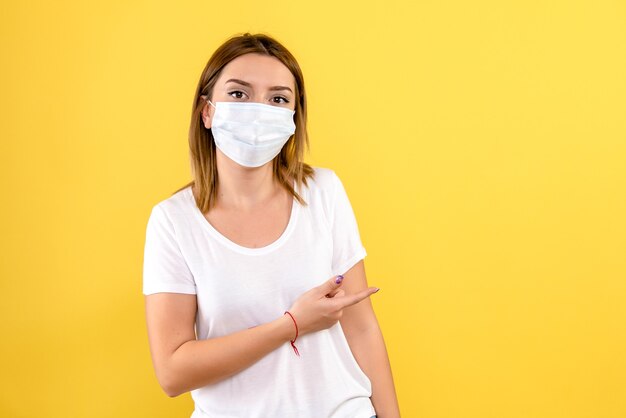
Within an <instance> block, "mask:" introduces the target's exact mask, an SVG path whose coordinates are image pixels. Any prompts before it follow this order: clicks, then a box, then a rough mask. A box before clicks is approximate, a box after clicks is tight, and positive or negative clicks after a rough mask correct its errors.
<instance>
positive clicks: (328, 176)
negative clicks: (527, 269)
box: [312, 167, 338, 191]
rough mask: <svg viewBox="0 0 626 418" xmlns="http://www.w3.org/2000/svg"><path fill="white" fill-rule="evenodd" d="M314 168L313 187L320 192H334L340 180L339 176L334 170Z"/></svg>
mask: <svg viewBox="0 0 626 418" xmlns="http://www.w3.org/2000/svg"><path fill="white" fill-rule="evenodd" d="M312 168H313V178H312V180H313V181H312V183H313V187H312V188H316V189H320V190H325V191H328V190H332V189H333V188H334V187H335V184H336V182H337V180H338V177H337V174H336V173H335V171H334V170H332V169H330V168H326V167H312Z"/></svg>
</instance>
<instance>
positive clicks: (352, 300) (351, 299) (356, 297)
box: [335, 287, 380, 309]
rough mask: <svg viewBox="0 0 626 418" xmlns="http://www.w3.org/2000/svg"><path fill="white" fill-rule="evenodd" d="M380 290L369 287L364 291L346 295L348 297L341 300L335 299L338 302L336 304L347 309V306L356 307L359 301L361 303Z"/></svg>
mask: <svg viewBox="0 0 626 418" xmlns="http://www.w3.org/2000/svg"><path fill="white" fill-rule="evenodd" d="M379 290H380V289H379V288H377V287H369V288H367V289H365V290H362V291H360V292H358V293H355V294H352V295H348V296H344V297H342V298H335V299H337V300H338V303H340V304H341V308H340V309H343V308H347V307H348V306H352V305H356V304H357V303H359V302H360V301H362V300H363V299H365V298H368V297H370V296H371V295H373V294H374V293H376V292H378V291H379Z"/></svg>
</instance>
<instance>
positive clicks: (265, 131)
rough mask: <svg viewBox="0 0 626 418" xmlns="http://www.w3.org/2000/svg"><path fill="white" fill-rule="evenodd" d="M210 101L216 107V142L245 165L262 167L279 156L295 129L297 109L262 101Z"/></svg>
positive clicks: (214, 125)
mask: <svg viewBox="0 0 626 418" xmlns="http://www.w3.org/2000/svg"><path fill="white" fill-rule="evenodd" d="M208 102H209V103H210V104H211V106H213V107H214V108H215V114H214V115H213V120H212V122H211V132H212V133H213V139H214V140H215V145H216V146H217V147H218V148H219V149H220V151H222V152H223V153H224V154H226V156H227V157H228V158H230V159H231V160H233V161H235V162H236V163H237V164H240V165H243V166H245V167H260V166H262V165H263V164H265V163H267V162H268V161H271V160H272V159H273V158H274V157H276V156H277V155H278V153H279V152H280V150H281V149H282V148H283V145H285V143H286V142H287V141H288V140H289V138H290V137H291V135H293V134H294V132H295V131H296V124H295V123H294V121H293V115H294V114H295V113H296V112H295V111H294V110H291V109H285V108H284V107H276V106H270V105H266V104H262V103H242V102H216V105H214V104H213V103H211V101H210V100H208Z"/></svg>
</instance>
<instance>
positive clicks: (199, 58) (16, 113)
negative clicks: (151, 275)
mask: <svg viewBox="0 0 626 418" xmlns="http://www.w3.org/2000/svg"><path fill="white" fill-rule="evenodd" d="M87 3H90V4H87ZM183 3H184V4H182V5H181V6H174V5H173V4H174V2H161V3H156V2H148V1H106V2H82V1H57V2H44V1H34V2H19V1H15V2H5V3H4V4H3V6H2V9H3V11H2V13H0V34H1V35H0V42H1V48H0V51H1V54H2V56H1V65H0V83H1V84H0V106H1V107H0V111H1V122H0V137H1V140H0V144H1V145H0V146H1V149H0V179H2V180H1V181H2V205H1V208H0V211H1V213H0V215H1V221H0V222H1V224H0V228H1V235H2V240H1V244H0V245H1V246H2V247H1V251H2V262H1V264H0V269H1V270H0V273H1V281H0V291H1V293H2V295H1V298H2V302H1V303H0V316H1V318H2V320H1V323H0V335H1V340H0V341H1V342H0V370H1V372H0V376H1V377H0V416H2V417H43V416H45V417H174V416H177V417H185V416H189V414H190V413H191V410H192V402H191V399H190V397H189V395H188V394H186V395H183V396H181V397H179V398H175V399H170V398H168V397H167V396H166V395H165V394H164V393H163V392H162V391H161V389H160V388H159V386H158V384H157V381H156V379H155V377H154V373H153V370H152V365H151V362H150V357H149V351H148V345H147V336H146V330H145V325H144V310H143V309H144V307H143V296H142V294H141V274H142V260H143V244H144V237H145V236H144V234H145V226H146V222H147V218H148V215H149V210H150V208H151V207H152V205H154V204H155V203H156V202H158V201H160V200H162V199H164V198H166V197H168V196H169V195H170V193H171V192H173V191H174V190H175V189H176V188H178V187H180V186H182V185H183V184H185V183H186V182H187V181H188V180H189V178H190V172H189V167H188V157H187V148H186V147H187V143H186V135H187V127H188V119H189V110H190V107H191V100H192V97H193V93H194V89H195V87H196V83H197V80H198V78H199V76H200V72H201V71H202V68H203V66H204V64H205V63H206V60H207V59H208V57H209V55H210V54H211V52H212V51H213V50H214V48H216V47H217V46H218V45H219V44H220V43H221V42H222V41H223V40H225V39H226V38H227V37H229V36H230V35H231V34H234V33H237V32H242V31H253V32H257V31H261V32H267V33H269V34H271V35H274V36H275V37H277V38H278V39H279V40H281V41H282V42H284V43H285V44H286V45H287V46H288V47H289V48H290V49H291V50H292V51H293V52H294V54H295V55H296V57H297V58H298V59H299V60H300V63H301V65H302V67H303V70H304V73H305V79H306V81H307V83H308V84H307V87H308V89H309V93H310V132H311V134H312V152H311V154H310V155H309V157H308V161H309V162H311V163H312V164H314V165H318V166H324V167H330V168H333V169H335V170H336V172H337V173H338V174H339V175H340V177H341V178H342V180H343V181H344V184H345V185H346V189H347V190H348V193H349V195H350V198H351V200H352V203H353V206H354V209H355V211H356V214H357V217H358V221H359V225H360V228H361V234H362V238H363V241H364V244H365V246H366V248H367V250H368V254H369V255H368V257H367V258H366V266H367V269H368V277H369V279H370V282H371V283H372V284H373V285H377V286H379V287H381V288H382V291H381V292H380V293H379V294H377V295H375V296H374V303H375V308H376V311H377V313H378V316H379V319H380V322H381V325H382V327H383V331H384V333H385V336H386V340H387V344H388V348H389V353H390V358H391V361H392V364H393V367H394V373H395V378H396V384H397V388H398V395H399V399H400V402H401V408H402V412H403V416H404V417H405V418H407V417H408V418H411V417H424V418H517V417H519V418H527V417H533V418H559V417H563V418H621V417H625V416H626V384H625V383H624V382H625V376H626V355H625V354H624V353H625V351H626V325H625V324H626V303H624V302H625V299H626V261H625V259H626V216H625V214H626V117H625V116H626V99H625V98H626V55H625V53H624V51H626V24H625V22H626V5H625V3H624V2H623V1H619V0H614V1H608V0H593V1H592V0H587V1H583V0H580V1H566V0H560V1H551V2H548V1H538V0H534V1H514V2H511V1H495V0H494V1H484V0H480V1H477V2H470V1H428V2H425V1H424V2H409V1H405V2H400V1H397V0H390V1H384V2H376V3H368V2H355V1H352V2H340V1H315V2H306V3H304V2H298V1H273V2H259V1H248V0H242V1H238V2H230V1H225V2H214V1H194V2H191V1H190V2H183ZM219 3H221V4H219Z"/></svg>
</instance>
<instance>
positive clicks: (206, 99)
mask: <svg viewBox="0 0 626 418" xmlns="http://www.w3.org/2000/svg"><path fill="white" fill-rule="evenodd" d="M200 97H202V98H203V99H204V100H205V101H206V102H207V103H209V104H210V105H211V106H213V107H214V108H215V109H217V107H216V106H215V105H214V104H213V102H211V101H210V100H209V99H208V98H207V96H205V95H202V96H200Z"/></svg>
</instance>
